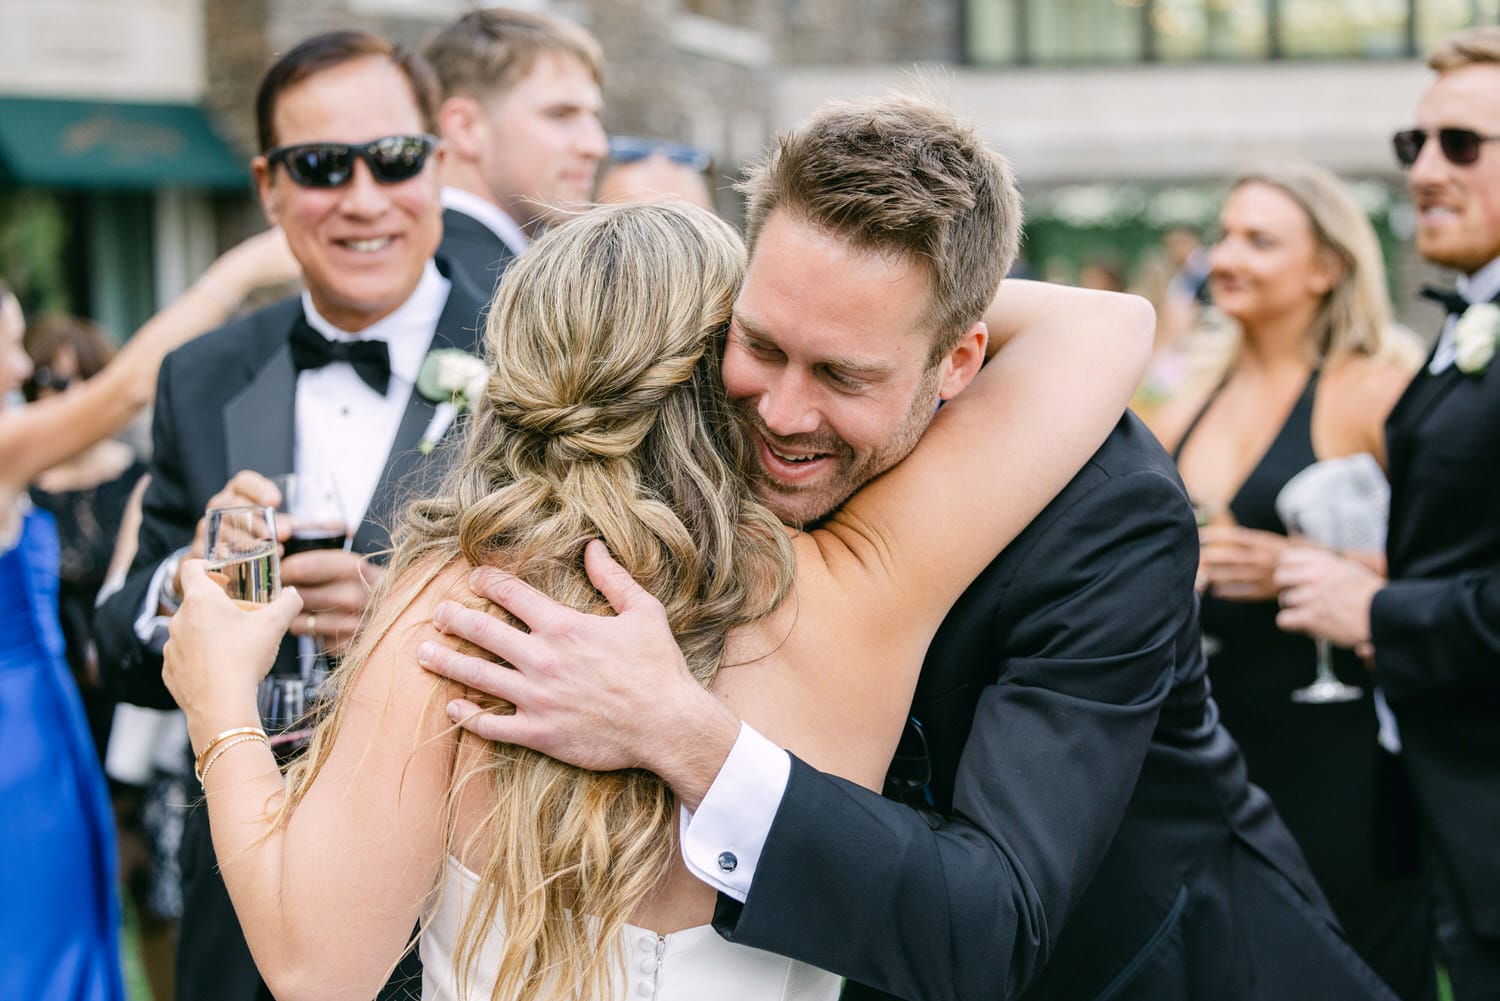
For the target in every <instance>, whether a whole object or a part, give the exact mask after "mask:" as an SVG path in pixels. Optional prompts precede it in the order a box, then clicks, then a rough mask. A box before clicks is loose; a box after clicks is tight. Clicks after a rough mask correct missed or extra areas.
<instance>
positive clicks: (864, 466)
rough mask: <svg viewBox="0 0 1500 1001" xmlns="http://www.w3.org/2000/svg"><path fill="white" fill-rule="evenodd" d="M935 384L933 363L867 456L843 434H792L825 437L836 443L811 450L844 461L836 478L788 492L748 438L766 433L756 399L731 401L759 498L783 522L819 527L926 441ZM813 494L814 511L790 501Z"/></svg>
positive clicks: (816, 438) (816, 441)
mask: <svg viewBox="0 0 1500 1001" xmlns="http://www.w3.org/2000/svg"><path fill="white" fill-rule="evenodd" d="M937 384H938V367H937V366H936V365H933V366H931V367H929V368H928V369H927V370H926V371H925V372H924V373H923V374H922V381H921V383H920V384H919V385H918V387H917V390H916V392H915V393H914V394H913V395H912V402H911V406H910V407H909V408H908V409H907V411H906V413H905V414H904V415H903V416H902V418H901V421H900V423H899V424H898V425H897V427H896V430H895V432H894V433H893V434H892V435H891V437H890V438H888V439H887V440H886V441H885V442H883V443H882V444H881V446H880V447H879V448H877V449H875V450H874V451H872V452H868V453H866V454H865V455H864V457H863V458H856V457H855V456H854V451H853V449H851V448H850V447H849V446H848V445H847V444H846V443H845V442H844V441H843V440H842V439H839V438H837V437H836V436H833V435H831V434H830V435H821V436H820V435H804V436H801V439H794V441H798V442H799V443H800V444H803V445H806V444H808V443H813V444H815V445H817V444H821V443H822V442H827V443H828V444H832V445H833V446H834V447H833V448H826V447H817V448H813V449H810V450H811V451H821V452H829V453H832V454H834V455H836V456H838V457H839V461H840V463H841V466H840V468H839V470H838V472H837V473H836V475H835V476H834V478H833V479H832V480H830V481H829V482H828V483H827V484H826V485H819V486H818V487H816V488H813V489H810V490H791V491H788V490H787V489H786V488H785V486H783V485H782V484H781V483H779V482H778V481H777V480H776V479H775V478H773V477H772V476H770V475H769V474H768V473H767V472H766V471H765V469H764V468H763V467H762V466H761V464H760V451H759V449H758V448H757V447H756V446H755V445H754V444H753V443H752V442H751V441H750V438H751V437H752V434H753V432H752V430H751V429H754V431H755V432H762V433H765V432H766V431H767V429H766V428H765V425H764V424H762V423H761V420H760V415H759V414H757V413H756V412H755V408H754V406H753V404H750V403H748V402H746V401H742V400H731V401H730V405H731V407H732V408H733V410H734V415H735V424H736V427H737V428H738V430H739V433H740V434H743V435H745V436H746V445H745V447H746V448H747V449H748V450H749V451H750V453H751V460H750V478H751V486H752V488H753V489H754V490H755V494H756V496H757V498H759V500H760V502H761V503H762V504H764V505H766V507H768V508H770V509H771V513H772V514H774V515H776V517H777V518H779V519H780V520H781V521H782V523H783V524H786V525H789V526H791V527H793V528H800V529H813V528H816V527H818V525H820V524H822V523H823V522H824V521H826V520H827V519H828V518H829V517H830V516H832V515H833V513H834V512H835V511H837V510H838V509H839V507H840V506H841V505H842V504H843V503H844V501H846V500H848V499H849V498H850V497H851V496H853V495H854V494H855V493H856V492H858V491H859V489H860V488H861V487H863V486H864V485H865V484H866V483H868V482H870V481H871V480H873V479H875V478H876V477H877V476H879V475H880V474H881V473H884V472H885V471H886V470H888V469H890V468H891V467H892V466H894V465H896V464H897V463H898V462H900V461H901V460H902V459H904V458H906V457H907V456H908V455H909V454H911V451H912V449H914V448H916V447H917V442H919V441H921V440H922V435H923V434H925V433H926V431H927V428H928V426H929V425H930V424H931V423H932V419H933V417H934V416H935V415H936V413H937V407H938V403H939V401H938V398H937ZM820 439H821V441H820ZM810 494H816V495H821V496H817V501H818V502H817V503H816V505H815V507H814V509H813V510H812V511H808V510H805V508H806V505H802V506H799V507H797V508H793V507H789V506H788V499H789V498H790V497H798V496H802V497H806V496H808V495H810Z"/></svg>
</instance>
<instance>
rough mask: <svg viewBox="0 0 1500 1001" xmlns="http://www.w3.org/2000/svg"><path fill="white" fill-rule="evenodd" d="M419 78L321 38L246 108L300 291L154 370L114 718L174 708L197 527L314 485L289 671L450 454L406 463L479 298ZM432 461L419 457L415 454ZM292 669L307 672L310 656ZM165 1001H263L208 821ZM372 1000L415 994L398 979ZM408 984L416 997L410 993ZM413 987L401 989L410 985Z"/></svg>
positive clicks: (294, 561)
mask: <svg viewBox="0 0 1500 1001" xmlns="http://www.w3.org/2000/svg"><path fill="white" fill-rule="evenodd" d="M436 89H437V88H436V82H435V80H434V79H433V76H432V71H431V70H430V69H429V68H428V67H427V66H426V64H425V63H424V62H423V61H422V60H421V59H420V57H417V56H415V55H414V54H412V53H409V52H406V51H404V50H401V49H398V48H396V47H394V46H392V45H390V44H389V43H387V42H386V41H384V40H383V39H380V38H377V37H375V36H373V35H370V34H367V33H364V32H355V31H342V32H332V33H329V34H325V35H318V36H314V37H313V38H309V39H307V40H306V41H304V42H302V43H301V44H299V45H298V46H296V47H294V48H293V49H291V50H290V51H288V52H287V53H286V54H285V55H284V56H282V57H281V59H280V60H279V61H278V62H277V63H276V64H275V65H274V66H272V67H271V69H270V70H269V71H268V72H267V74H266V76H265V78H264V80H263V81H262V83H261V87H260V91H259V94H258V97H257V101H256V114H257V125H258V130H259V138H260V143H261V148H262V153H261V154H260V155H259V156H257V157H256V158H255V159H254V161H253V162H252V164H251V169H252V172H253V173H254V176H255V182H256V186H257V188H258V189H259V193H260V198H261V204H262V206H263V208H264V209H265V212H266V216H267V217H268V218H269V219H270V221H271V222H272V223H273V224H275V225H278V226H280V227H281V228H282V230H283V232H284V233H285V234H286V239H287V243H288V245H289V246H290V247H291V250H292V253H293V255H295V256H296V258H297V260H298V263H299V264H300V265H301V268H302V273H303V278H304V281H305V283H306V291H305V292H304V293H303V294H302V296H301V297H300V298H294V299H289V300H286V301H284V302H279V303H275V304H273V305H271V306H267V307H266V308H264V309H262V310H259V311H257V312H255V313H252V314H250V315H249V316H246V317H243V318H241V319H238V320H235V321H234V322H232V323H230V324H228V325H227V326H225V327H223V328H221V329H220V330H218V331H215V332H212V333H209V334H207V335H206V336H204V337H203V338H202V339H200V340H198V341H195V342H193V343H192V344H190V345H187V346H186V347H185V348H183V349H180V350H178V351H176V352H174V353H172V354H171V355H169V356H168V357H167V359H166V361H165V362H164V363H163V365H162V369H161V375H160V378H159V382H158V386H157V397H156V409H155V416H154V420H153V426H152V438H153V443H154V454H153V457H152V465H151V485H150V487H149V489H148V490H147V492H146V494H145V500H144V505H143V521H142V525H141V530H140V545H139V549H138V551H137V553H136V556H135V560H134V563H133V564H132V567H131V570H130V573H129V575H128V577H127V580H126V583H125V584H124V586H123V587H122V588H121V589H120V591H118V592H117V593H116V594H115V595H114V596H113V597H112V598H110V599H109V600H108V601H107V602H106V603H105V604H104V605H103V606H101V608H100V609H99V613H98V627H97V632H98V644H99V651H100V662H101V664H102V665H103V666H104V669H105V671H106V672H107V675H108V680H109V682H110V683H111V686H112V687H113V688H114V689H115V690H116V691H117V692H118V693H119V694H120V695H121V697H122V698H123V699H125V700H126V701H129V702H134V703H137V704H141V705H150V706H157V707H164V708H165V707H170V706H171V705H172V701H171V697H170V696H169V695H168V694H167V692H166V689H165V687H164V685H163V684H162V679H161V666H162V662H161V652H160V651H161V647H162V644H163V643H164V642H165V639H166V635H165V634H166V628H165V625H166V622H167V616H168V615H170V614H171V612H172V610H173V609H174V608H175V605H176V599H175V595H176V593H177V592H176V568H177V566H178V564H179V562H180V560H181V559H182V557H183V556H185V555H188V554H192V555H195V556H201V554H202V546H203V540H202V537H201V530H199V532H198V536H197V538H196V539H195V527H197V526H199V524H200V519H201V518H202V516H203V512H204V509H205V507H207V506H210V505H222V504H232V503H267V502H274V501H275V499H276V491H275V488H274V487H273V486H272V485H271V483H270V481H269V480H268V479H267V477H270V476H274V475H276V474H280V473H287V472H295V473H298V474H304V475H305V474H312V473H321V474H328V475H329V476H331V477H332V479H333V480H334V482H335V483H336V484H337V487H338V492H339V495H340V498H341V500H342V504H343V507H344V515H345V522H346V524H347V525H349V526H357V528H356V529H355V531H354V533H353V536H354V544H353V549H354V551H353V552H342V551H339V550H329V549H323V550H315V551H309V552H302V553H298V554H296V555H294V556H289V557H287V558H286V559H285V560H284V561H283V563H282V581H283V583H285V584H288V585H295V586H296V587H297V588H298V590H299V591H300V592H301V593H302V596H303V600H304V602H305V613H304V614H302V615H299V616H298V619H297V622H296V623H294V625H293V627H292V632H293V633H294V634H295V635H296V636H297V637H298V639H293V640H291V641H289V642H288V643H286V644H283V648H282V652H281V656H280V657H279V658H278V662H277V666H276V668H275V670H276V671H277V672H278V673H283V674H284V673H290V672H296V671H298V670H299V669H300V665H299V663H298V661H299V658H298V656H297V647H298V645H299V644H301V645H302V646H304V647H306V648H308V650H311V648H312V642H313V641H312V639H309V638H310V637H311V638H315V639H316V640H317V641H319V642H321V643H322V644H323V645H324V647H325V648H326V649H328V650H330V651H334V652H337V651H338V650H339V649H340V648H341V647H342V645H343V644H345V643H347V641H348V640H349V638H350V636H351V635H352V633H353V631H354V628H355V626H356V625H357V624H358V622H359V618H360V615H361V613H362V612H363V610H364V605H365V603H366V601H367V600H368V597H369V594H370V591H371V585H372V583H373V581H374V579H375V578H376V577H378V576H379V574H380V572H381V571H380V568H379V567H378V566H377V565H376V564H375V563H373V562H371V561H370V560H368V559H366V558H364V557H363V556H361V555H360V554H362V553H375V552H379V551H380V550H382V549H385V548H387V547H388V545H389V539H388V536H387V534H386V533H387V530H388V527H389V526H390V525H391V524H392V523H393V521H394V515H395V512H396V508H397V506H398V503H399V501H400V500H401V499H402V498H403V497H404V496H406V493H405V491H406V490H407V489H408V488H409V487H410V486H411V485H412V484H413V483H418V482H426V481H427V480H428V478H436V477H437V476H439V475H440V474H441V469H440V466H441V464H442V463H443V462H444V461H445V458H446V456H447V455H448V454H449V452H448V450H445V449H442V448H435V449H426V448H422V447H419V444H420V443H421V442H423V441H424V440H427V439H437V438H439V437H441V433H442V432H444V431H445V430H446V431H447V433H448V434H449V435H454V434H456V432H454V431H453V429H452V428H451V427H450V426H449V425H448V423H446V422H444V421H442V420H436V421H435V420H434V417H435V415H436V414H437V412H438V411H437V408H436V405H435V402H434V401H433V400H430V399H427V398H424V397H423V395H422V394H421V393H419V392H417V391H416V389H415V386H416V384H417V381H418V373H419V372H420V371H421V369H422V366H423V363H424V359H426V358H427V357H428V355H429V352H431V351H433V350H437V349H442V348H449V349H457V350H462V351H465V352H469V353H476V352H478V351H479V350H480V347H479V344H478V329H477V326H478V318H479V313H480V309H481V306H482V303H481V301H480V297H479V294H478V292H477V291H476V290H475V289H474V288H473V287H472V286H471V285H470V284H469V283H468V281H467V280H466V279H465V278H464V277H463V276H462V275H461V274H459V273H457V272H455V271H454V270H453V269H452V268H451V267H450V266H449V265H448V264H447V262H446V261H445V260H443V259H442V258H441V257H439V258H434V252H435V251H437V249H438V241H439V239H440V237H441V235H442V223H441V211H442V207H441V204H440V202H439V200H438V178H437V163H436V161H437V160H439V159H440V158H441V150H440V149H439V148H438V146H437V143H436V140H435V138H434V136H433V132H434V130H435V116H436V107H437V96H436ZM429 452H430V453H431V454H428V453H429ZM303 660H306V658H303ZM182 872H183V915H182V923H181V933H180V940H179V945H178V956H177V996H178V997H179V998H181V999H183V1001H260V999H268V998H269V997H270V995H269V993H268V992H267V991H266V988H265V986H264V985H263V984H262V983H261V981H260V977H259V976H258V974H257V973H256V970H255V965H254V963H253V962H252V959H251V956H250V954H249V951H248V949H247V947H246V945H245V941H244V937H243V935H242V934H241V932H240V929H239V925H238V923H237V922H236V920H235V916H234V912H233V910H232V908H231V905H230V902H229V898H228V896H227V894H226V893H225V891H224V885H223V882H222V880H221V879H220V877H219V875H218V873H217V862H216V860H215V857H214V851H213V845H212V843H211V841H210V836H209V829H208V813H207V811H206V810H204V809H202V808H201V804H200V807H199V808H196V809H194V810H193V811H192V813H190V814H189V816H188V818H187V821H186V827H185V830H184V833H183V845H182ZM402 972H403V971H398V978H397V979H396V980H393V981H392V985H391V986H390V987H388V988H387V991H386V993H384V994H383V995H382V997H388V998H394V997H407V996H413V997H414V996H416V994H417V993H418V992H419V990H420V988H419V986H418V984H417V982H416V981H412V980H411V979H410V978H411V972H412V971H411V970H406V971H404V976H402V975H401V974H402ZM418 979H420V978H418ZM398 981H404V982H409V987H408V986H407V984H406V983H401V982H398Z"/></svg>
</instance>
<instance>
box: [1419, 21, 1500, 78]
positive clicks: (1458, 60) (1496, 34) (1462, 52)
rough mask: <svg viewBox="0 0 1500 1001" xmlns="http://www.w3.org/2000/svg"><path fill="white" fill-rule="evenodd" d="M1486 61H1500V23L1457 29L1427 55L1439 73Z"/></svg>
mask: <svg viewBox="0 0 1500 1001" xmlns="http://www.w3.org/2000/svg"><path fill="white" fill-rule="evenodd" d="M1483 63H1493V64H1496V65H1500V25H1494V24H1485V25H1480V26H1479V27H1477V28H1465V29H1464V30H1463V31H1455V32H1454V33H1453V34H1451V35H1449V36H1447V37H1446V38H1444V39H1443V40H1442V41H1441V42H1438V44H1437V47H1436V48H1434V49H1433V50H1432V51H1431V52H1430V53H1428V55H1427V65H1428V67H1429V68H1430V69H1433V70H1436V71H1437V72H1439V73H1447V72H1448V71H1449V70H1456V69H1458V68H1459V67H1460V66H1473V65H1477V64H1483Z"/></svg>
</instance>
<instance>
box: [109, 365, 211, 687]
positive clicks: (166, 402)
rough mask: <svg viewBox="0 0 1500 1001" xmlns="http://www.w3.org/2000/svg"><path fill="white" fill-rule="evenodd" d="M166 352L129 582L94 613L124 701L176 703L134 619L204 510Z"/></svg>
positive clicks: (114, 683) (111, 678)
mask: <svg viewBox="0 0 1500 1001" xmlns="http://www.w3.org/2000/svg"><path fill="white" fill-rule="evenodd" d="M174 358H176V356H175V355H168V356H167V359H166V361H164V362H163V363H162V367H161V372H160V374H159V375H158V377H157V384H156V406H155V410H154V411H153V414H152V421H151V447H152V453H151V483H150V484H149V485H148V486H147V487H146V493H145V496H144V498H143V500H142V508H141V529H140V534H139V536H138V547H137V549H136V553H135V558H134V559H133V560H132V561H131V564H130V571H129V573H128V574H127V575H126V578H125V583H124V585H123V586H122V587H121V588H120V590H118V591H116V592H115V593H114V594H112V595H110V596H109V598H107V599H105V601H104V602H103V603H102V604H101V605H100V606H99V608H98V609H97V611H96V612H95V615H94V639H95V643H96V645H97V647H98V651H99V670H100V674H101V676H102V679H103V681H104V684H105V685H106V686H107V687H108V689H109V690H110V691H111V692H112V693H113V694H114V696H115V697H116V698H117V699H119V700H120V701H123V702H131V703H134V704H136V705H142V706H150V707H153V708H158V709H174V708H176V703H174V702H173V701H172V696H171V694H170V693H168V692H167V688H166V685H165V684H164V683H163V682H162V678H161V668H162V661H161V654H160V652H159V651H156V650H153V649H151V648H150V647H149V646H148V645H147V644H145V643H143V642H141V640H140V637H138V636H137V635H136V632H135V622H136V619H137V618H138V617H139V616H140V614H141V609H142V608H143V607H144V605H145V602H146V595H147V592H148V591H149V590H150V586H151V577H152V575H153V574H154V573H155V572H156V567H157V565H158V564H160V563H161V561H162V560H163V559H165V558H166V557H167V556H169V555H171V554H172V553H173V552H175V551H176V550H178V549H180V548H182V547H183V546H186V545H188V544H189V543H190V542H191V541H192V538H193V531H194V528H195V527H196V525H197V521H198V517H199V516H200V515H201V513H202V512H201V511H198V510H196V509H195V508H194V507H193V505H192V504H191V503H190V502H189V498H188V495H187V487H186V485H185V483H184V480H183V471H182V455H181V451H180V446H179V442H178V438H177V429H178V427H179V425H178V423H177V416H176V414H175V413H174V408H173V402H174V396H173V391H172V386H173V379H172V372H173V364H172V363H173V360H174Z"/></svg>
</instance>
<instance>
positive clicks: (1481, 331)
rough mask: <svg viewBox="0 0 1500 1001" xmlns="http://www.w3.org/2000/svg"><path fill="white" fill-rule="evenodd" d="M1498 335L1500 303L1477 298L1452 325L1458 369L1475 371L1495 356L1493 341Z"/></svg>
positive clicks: (1499, 334)
mask: <svg viewBox="0 0 1500 1001" xmlns="http://www.w3.org/2000/svg"><path fill="white" fill-rule="evenodd" d="M1497 338H1500V305H1496V304H1495V303H1493V302H1476V303H1475V304H1474V305H1472V306H1470V307H1469V308H1468V309H1466V310H1464V312H1463V315H1462V316H1460V317H1459V318H1458V323H1457V324H1456V325H1455V326H1454V328H1453V349H1454V352H1455V357H1454V364H1455V365H1457V366H1458V369H1459V371H1460V372H1463V373H1465V374H1467V375H1478V374H1479V373H1480V372H1483V371H1484V370H1485V368H1486V367H1487V366H1488V365H1489V363H1490V359H1491V358H1494V357H1495V341H1496V339H1497Z"/></svg>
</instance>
